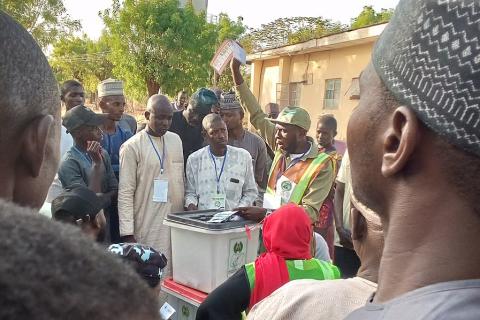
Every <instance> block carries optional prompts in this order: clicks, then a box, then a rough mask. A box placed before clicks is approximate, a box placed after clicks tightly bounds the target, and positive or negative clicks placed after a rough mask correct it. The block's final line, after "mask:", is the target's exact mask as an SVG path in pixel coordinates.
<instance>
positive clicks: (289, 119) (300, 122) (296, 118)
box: [268, 107, 312, 131]
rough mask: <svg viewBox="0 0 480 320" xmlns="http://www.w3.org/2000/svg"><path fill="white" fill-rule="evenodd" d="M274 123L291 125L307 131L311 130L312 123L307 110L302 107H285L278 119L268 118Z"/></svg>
mask: <svg viewBox="0 0 480 320" xmlns="http://www.w3.org/2000/svg"><path fill="white" fill-rule="evenodd" d="M268 120H270V121H271V122H273V123H280V124H291V125H294V126H297V127H300V128H302V129H305V130H307V131H308V130H310V125H311V124H312V121H311V120H310V115H309V114H308V112H307V110H305V109H303V108H300V107H285V108H284V109H283V110H282V111H280V114H279V115H278V117H277V118H276V119H272V118H268Z"/></svg>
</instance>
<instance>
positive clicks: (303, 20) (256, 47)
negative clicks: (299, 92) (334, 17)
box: [240, 17, 346, 52]
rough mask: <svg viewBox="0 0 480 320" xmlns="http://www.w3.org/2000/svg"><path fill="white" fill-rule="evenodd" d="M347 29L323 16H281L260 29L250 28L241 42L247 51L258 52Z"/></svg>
mask: <svg viewBox="0 0 480 320" xmlns="http://www.w3.org/2000/svg"><path fill="white" fill-rule="evenodd" d="M345 29H346V26H344V25H342V24H341V23H339V22H333V21H331V20H329V19H324V18H322V17H291V18H280V19H277V20H275V21H272V22H270V23H267V24H264V25H262V26H261V27H260V28H258V29H252V30H249V32H248V33H247V34H246V35H245V36H244V37H242V39H241V41H240V42H241V43H242V45H243V46H244V48H245V49H246V50H247V52H256V51H262V50H265V49H269V48H276V47H280V46H284V45H288V44H295V43H299V42H303V41H307V40H310V39H314V38H319V37H323V36H325V35H328V34H332V33H336V32H340V31H343V30H345Z"/></svg>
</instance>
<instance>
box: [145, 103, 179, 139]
mask: <svg viewBox="0 0 480 320" xmlns="http://www.w3.org/2000/svg"><path fill="white" fill-rule="evenodd" d="M172 117H173V107H172V104H171V103H170V100H168V98H167V97H166V96H164V95H162V94H154V95H153V96H151V97H150V98H149V99H148V102H147V110H146V111H145V119H147V122H148V123H147V129H146V130H147V133H148V134H150V135H152V136H156V137H161V136H163V135H164V134H165V133H166V132H167V130H168V129H170V125H171V124H172Z"/></svg>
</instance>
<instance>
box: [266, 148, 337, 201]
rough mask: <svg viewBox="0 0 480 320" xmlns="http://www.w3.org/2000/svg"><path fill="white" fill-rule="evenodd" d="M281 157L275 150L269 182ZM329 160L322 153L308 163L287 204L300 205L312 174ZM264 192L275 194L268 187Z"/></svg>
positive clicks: (326, 155)
mask: <svg viewBox="0 0 480 320" xmlns="http://www.w3.org/2000/svg"><path fill="white" fill-rule="evenodd" d="M281 157H282V153H281V152H280V151H278V150H277V151H276V152H275V158H274V159H273V162H272V166H271V167H270V173H269V175H268V177H269V180H270V177H271V176H272V172H273V170H274V169H275V166H276V165H277V163H278V161H279V160H280V158H281ZM329 158H330V155H328V154H326V153H323V152H322V153H320V154H319V155H318V156H317V157H316V158H315V159H313V161H312V163H310V165H309V166H308V168H307V170H305V172H304V173H303V175H302V177H301V178H300V181H298V183H297V185H296V186H295V188H293V191H292V195H291V196H290V199H289V202H293V203H295V204H300V203H301V202H302V199H303V196H304V195H305V191H306V190H307V189H308V186H309V185H310V182H311V180H312V177H313V173H314V172H315V171H316V170H317V169H318V167H319V166H321V165H322V164H323V162H324V161H325V160H328V159H329ZM266 192H267V193H268V194H272V195H274V194H275V191H274V190H273V189H272V188H270V187H269V186H267V190H266ZM283 204H284V203H282V205H283Z"/></svg>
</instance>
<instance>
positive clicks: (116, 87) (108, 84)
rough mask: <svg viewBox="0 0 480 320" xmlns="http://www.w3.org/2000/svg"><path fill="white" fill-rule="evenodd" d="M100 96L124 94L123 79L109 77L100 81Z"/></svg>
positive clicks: (98, 87) (98, 88) (98, 89)
mask: <svg viewBox="0 0 480 320" xmlns="http://www.w3.org/2000/svg"><path fill="white" fill-rule="evenodd" d="M97 91H98V97H99V98H101V97H108V96H123V81H120V80H116V79H111V78H109V79H107V80H103V81H102V82H100V83H99V84H98V86H97Z"/></svg>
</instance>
